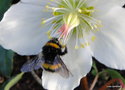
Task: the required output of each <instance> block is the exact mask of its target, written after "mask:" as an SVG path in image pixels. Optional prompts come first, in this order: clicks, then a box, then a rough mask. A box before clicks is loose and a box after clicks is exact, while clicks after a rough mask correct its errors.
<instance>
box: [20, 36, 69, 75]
mask: <svg viewBox="0 0 125 90" xmlns="http://www.w3.org/2000/svg"><path fill="white" fill-rule="evenodd" d="M63 48H64V46H62V45H61V44H60V42H59V41H58V39H57V38H52V39H51V40H49V41H48V42H47V43H46V44H45V45H44V46H43V47H42V52H41V53H40V54H38V55H37V57H36V58H35V59H33V60H31V61H29V62H27V63H25V64H24V65H23V66H22V68H21V71H22V72H29V71H32V70H36V69H39V68H42V69H43V70H45V71H48V72H57V73H59V74H60V75H61V76H63V77H69V75H70V72H69V70H68V68H67V67H66V65H65V64H64V62H63V61H62V59H61V57H60V56H63V55H65V54H66V53H67V47H66V46H65V49H64V51H62V49H63Z"/></svg>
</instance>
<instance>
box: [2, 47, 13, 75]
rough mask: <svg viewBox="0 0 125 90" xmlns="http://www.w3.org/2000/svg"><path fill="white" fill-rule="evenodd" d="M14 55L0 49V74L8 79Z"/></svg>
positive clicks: (9, 51)
mask: <svg viewBox="0 0 125 90" xmlns="http://www.w3.org/2000/svg"><path fill="white" fill-rule="evenodd" d="M13 56H14V53H13V52H12V51H11V50H5V49H3V48H2V47H0V74H2V75H3V76H5V77H10V75H11V72H12V68H13V67H12V66H13Z"/></svg>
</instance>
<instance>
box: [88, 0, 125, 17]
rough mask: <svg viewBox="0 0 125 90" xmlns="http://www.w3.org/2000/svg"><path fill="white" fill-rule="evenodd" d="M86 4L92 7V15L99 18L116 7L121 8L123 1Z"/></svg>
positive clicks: (102, 0) (104, 0)
mask: <svg viewBox="0 0 125 90" xmlns="http://www.w3.org/2000/svg"><path fill="white" fill-rule="evenodd" d="M87 3H88V4H89V5H90V6H94V8H95V13H94V14H95V15H96V16H98V17H100V16H103V15H105V13H107V12H108V11H109V10H110V9H112V8H114V7H116V6H119V7H122V6H123V5H124V4H125V0H88V2H87Z"/></svg>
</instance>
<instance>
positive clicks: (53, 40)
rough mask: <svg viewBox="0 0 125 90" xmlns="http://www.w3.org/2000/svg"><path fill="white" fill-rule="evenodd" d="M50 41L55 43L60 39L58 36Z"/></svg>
mask: <svg viewBox="0 0 125 90" xmlns="http://www.w3.org/2000/svg"><path fill="white" fill-rule="evenodd" d="M49 42H53V43H59V40H58V38H55V37H54V38H52V39H51V40H50V41H49Z"/></svg>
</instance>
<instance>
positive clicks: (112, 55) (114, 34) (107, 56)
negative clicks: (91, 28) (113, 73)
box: [92, 6, 125, 69]
mask: <svg viewBox="0 0 125 90" xmlns="http://www.w3.org/2000/svg"><path fill="white" fill-rule="evenodd" d="M100 19H101V20H102V23H103V28H102V31H101V32H98V33H96V36H97V39H96V41H95V42H94V45H93V46H92V50H93V52H94V56H95V57H96V58H97V60H99V61H100V62H102V63H103V64H105V65H107V66H109V67H111V68H116V69H125V9H123V8H121V7H119V6H118V7H115V8H113V9H112V10H110V11H109V13H107V14H106V15H105V17H103V18H100Z"/></svg>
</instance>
